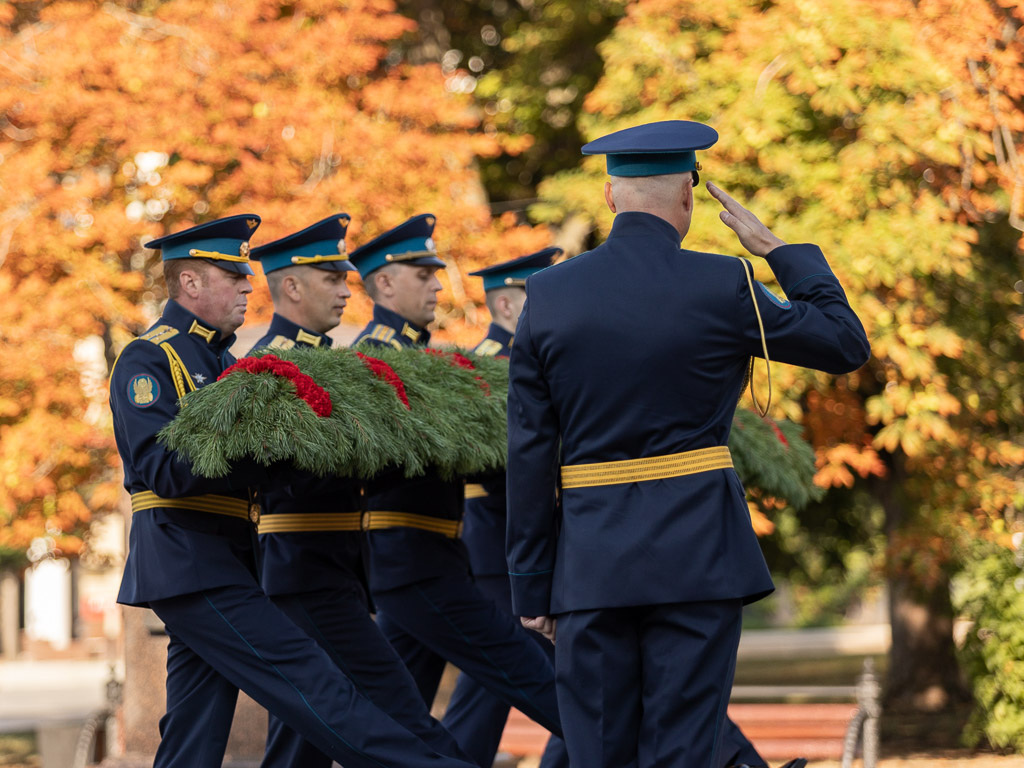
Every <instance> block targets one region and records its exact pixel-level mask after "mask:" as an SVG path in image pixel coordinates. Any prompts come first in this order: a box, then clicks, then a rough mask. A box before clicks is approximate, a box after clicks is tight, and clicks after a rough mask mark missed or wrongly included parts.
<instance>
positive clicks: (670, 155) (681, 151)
mask: <svg viewBox="0 0 1024 768" xmlns="http://www.w3.org/2000/svg"><path fill="white" fill-rule="evenodd" d="M716 141H718V132H717V131H716V130H715V129H714V128H712V127H711V126H708V125H704V124H703V123H694V122H691V121H689V120H662V121H661V122H657V123H647V124H646V125H636V126H633V127H632V128H625V129H623V130H621V131H616V132H615V133H610V134H608V135H607V136H602V137H601V138H599V139H595V140H594V141H592V142H590V143H589V144H584V145H583V150H582V151H583V154H585V155H606V156H607V162H608V174H609V175H610V176H664V175H665V174H669V173H684V172H686V171H697V170H700V163H698V162H697V157H696V154H695V153H696V151H697V150H700V149H707V148H708V147H710V146H711V145H712V144H714V143H715V142H716Z"/></svg>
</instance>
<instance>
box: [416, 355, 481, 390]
mask: <svg viewBox="0 0 1024 768" xmlns="http://www.w3.org/2000/svg"><path fill="white" fill-rule="evenodd" d="M423 351H424V352H426V353H427V354H428V355H434V356H435V357H447V358H448V360H449V362H451V363H452V365H457V366H458V367H459V368H465V369H466V370H469V371H475V370H476V366H475V365H473V361H472V360H470V359H469V358H468V357H466V356H465V355H463V354H460V353H459V352H446V351H445V350H443V349H434V348H433V347H427V348H425V349H424V350H423ZM473 378H475V379H476V381H477V383H478V384H479V385H480V388H481V389H483V391H484V394H486V395H487V396H490V394H491V385H490V384H488V383H487V382H486V381H484V379H483V377H482V376H474V377H473Z"/></svg>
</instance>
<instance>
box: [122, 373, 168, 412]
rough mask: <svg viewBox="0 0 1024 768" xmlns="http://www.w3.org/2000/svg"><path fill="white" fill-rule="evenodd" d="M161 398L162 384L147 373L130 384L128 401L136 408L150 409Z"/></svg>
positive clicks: (138, 375) (133, 378) (135, 378)
mask: <svg viewBox="0 0 1024 768" xmlns="http://www.w3.org/2000/svg"><path fill="white" fill-rule="evenodd" d="M158 397H160V382H158V381H157V380H156V379H154V378H153V377H152V376H149V375H148V374H145V373H140V374H137V375H135V376H132V380H131V381H129V382H128V399H129V400H130V401H131V403H132V405H134V406H135V407H136V408H149V406H151V405H152V404H153V403H155V402H156V401H157V398H158Z"/></svg>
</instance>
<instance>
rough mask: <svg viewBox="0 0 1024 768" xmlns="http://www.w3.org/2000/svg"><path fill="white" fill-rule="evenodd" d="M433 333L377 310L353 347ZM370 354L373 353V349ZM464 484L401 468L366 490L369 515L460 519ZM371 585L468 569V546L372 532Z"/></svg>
mask: <svg viewBox="0 0 1024 768" xmlns="http://www.w3.org/2000/svg"><path fill="white" fill-rule="evenodd" d="M429 341H430V332H429V331H427V330H426V329H423V328H420V327H418V326H415V325H413V324H411V323H409V322H408V321H407V320H405V318H403V317H402V316H401V315H399V314H397V313H395V312H392V311H391V310H389V309H385V308H383V307H379V306H376V305H375V306H374V308H373V320H372V321H371V322H370V324H369V325H367V326H366V328H364V329H363V330H362V331H361V332H360V334H359V336H358V337H357V338H356V340H355V342H353V346H359V347H362V348H364V349H365V348H366V347H371V348H372V347H375V346H377V347H381V346H393V347H414V346H426V345H427V343H428V342H429ZM366 354H370V355H372V354H373V352H372V349H371V350H369V351H367V352H366ZM462 504H463V483H462V480H461V479H456V480H442V479H441V478H440V476H438V474H437V473H436V472H433V471H430V470H428V471H427V472H426V474H424V475H420V476H418V477H412V478H405V477H404V476H403V475H402V474H401V471H400V470H395V471H394V472H391V473H388V474H385V475H383V476H381V477H379V478H375V479H374V480H373V481H371V482H370V483H369V484H368V486H367V503H366V508H367V510H368V511H370V512H373V511H385V512H409V513H413V514H418V515H426V516H428V517H434V518H439V519H442V520H455V521H458V520H461V519H462ZM369 538H370V586H371V588H372V589H373V590H374V591H381V590H386V589H395V588H397V587H402V586H406V585H408V584H412V583H414V582H417V581H422V580H423V579H429V578H433V577H436V576H445V575H450V574H465V573H466V572H467V571H468V570H469V561H468V556H467V554H466V548H465V546H464V545H463V543H462V542H461V541H460V540H459V539H451V538H447V537H445V536H444V535H442V534H439V533H433V532H430V531H424V530H420V529H417V528H388V529H385V530H377V531H371V532H370V537H369Z"/></svg>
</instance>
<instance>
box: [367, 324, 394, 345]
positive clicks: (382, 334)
mask: <svg viewBox="0 0 1024 768" xmlns="http://www.w3.org/2000/svg"><path fill="white" fill-rule="evenodd" d="M366 337H367V338H369V339H373V340H374V341H383V342H384V343H388V342H389V341H391V340H392V339H393V338H395V329H394V328H391V327H389V326H387V325H381V324H380V323H378V324H377V325H375V326H373V330H372V331H370V332H369V333H368V334H367V335H366Z"/></svg>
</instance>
